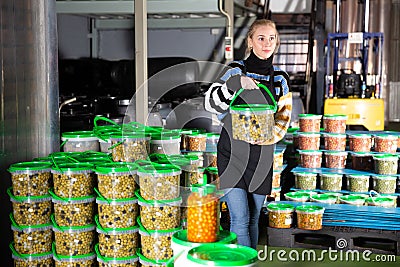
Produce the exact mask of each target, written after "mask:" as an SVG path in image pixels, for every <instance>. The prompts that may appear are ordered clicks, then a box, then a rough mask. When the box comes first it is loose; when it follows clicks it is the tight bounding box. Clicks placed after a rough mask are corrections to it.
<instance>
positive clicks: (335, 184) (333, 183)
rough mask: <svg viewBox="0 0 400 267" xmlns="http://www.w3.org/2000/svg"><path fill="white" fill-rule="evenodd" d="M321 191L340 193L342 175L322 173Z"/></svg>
mask: <svg viewBox="0 0 400 267" xmlns="http://www.w3.org/2000/svg"><path fill="white" fill-rule="evenodd" d="M320 177H321V182H320V183H321V187H320V188H321V189H322V190H327V191H340V190H341V189H342V178H343V175H342V174H339V173H322V174H321V175H320Z"/></svg>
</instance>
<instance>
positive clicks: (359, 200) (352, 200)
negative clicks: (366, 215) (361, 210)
mask: <svg viewBox="0 0 400 267" xmlns="http://www.w3.org/2000/svg"><path fill="white" fill-rule="evenodd" d="M366 199H367V198H366V197H363V196H361V195H344V196H341V197H339V200H340V203H342V204H349V205H355V206H363V205H364V203H365V200H366Z"/></svg>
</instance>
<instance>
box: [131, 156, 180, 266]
mask: <svg viewBox="0 0 400 267" xmlns="http://www.w3.org/2000/svg"><path fill="white" fill-rule="evenodd" d="M137 175H138V181H139V190H136V192H135V193H136V196H137V198H138V204H139V207H140V216H138V218H137V222H138V224H139V234H140V243H141V255H140V256H141V258H140V260H141V261H144V262H152V261H153V262H159V261H164V260H168V259H170V258H172V256H173V250H172V247H171V239H172V235H173V234H174V233H175V232H177V231H179V230H180V229H182V227H181V217H180V210H181V203H182V197H181V196H180V175H181V169H180V168H179V167H178V166H176V165H172V164H158V163H153V164H150V165H144V166H140V167H138V170H137Z"/></svg>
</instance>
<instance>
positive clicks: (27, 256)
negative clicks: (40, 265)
mask: <svg viewBox="0 0 400 267" xmlns="http://www.w3.org/2000/svg"><path fill="white" fill-rule="evenodd" d="M9 247H10V249H11V252H12V258H13V259H15V260H21V261H40V260H45V259H50V258H52V257H53V252H52V251H48V252H44V253H38V254H22V253H18V252H17V250H16V249H15V247H14V242H11V243H10V245H9ZM27 265H28V266H31V264H27ZM22 266H24V265H22Z"/></svg>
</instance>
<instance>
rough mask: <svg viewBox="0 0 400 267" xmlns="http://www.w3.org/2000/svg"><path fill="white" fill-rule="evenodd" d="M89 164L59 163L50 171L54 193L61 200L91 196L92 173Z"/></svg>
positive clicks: (93, 178) (91, 166) (92, 185)
mask: <svg viewBox="0 0 400 267" xmlns="http://www.w3.org/2000/svg"><path fill="white" fill-rule="evenodd" d="M92 169H93V165H92V164H90V163H81V162H74V163H61V164H58V165H57V166H54V167H53V168H52V170H51V173H52V174H53V183H54V193H55V194H56V195H57V196H59V197H63V198H75V197H85V196H90V195H93V187H94V180H95V177H94V173H93V170H92Z"/></svg>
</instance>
